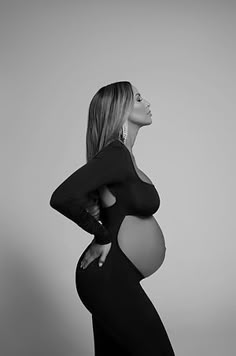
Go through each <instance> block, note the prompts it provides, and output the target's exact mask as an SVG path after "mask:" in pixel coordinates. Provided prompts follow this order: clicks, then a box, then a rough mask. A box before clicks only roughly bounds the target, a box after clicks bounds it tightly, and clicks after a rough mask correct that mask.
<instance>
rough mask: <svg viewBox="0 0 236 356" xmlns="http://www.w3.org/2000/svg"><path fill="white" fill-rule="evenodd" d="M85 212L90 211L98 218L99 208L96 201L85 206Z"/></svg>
mask: <svg viewBox="0 0 236 356" xmlns="http://www.w3.org/2000/svg"><path fill="white" fill-rule="evenodd" d="M86 210H87V212H88V213H90V214H91V215H92V216H93V217H94V218H95V219H96V220H99V218H100V208H99V205H98V204H97V203H93V204H91V205H89V206H87V208H86Z"/></svg>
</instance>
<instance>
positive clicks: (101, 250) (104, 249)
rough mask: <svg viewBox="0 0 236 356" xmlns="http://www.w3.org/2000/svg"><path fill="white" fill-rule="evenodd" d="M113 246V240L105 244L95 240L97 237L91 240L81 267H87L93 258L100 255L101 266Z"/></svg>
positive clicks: (99, 263)
mask: <svg viewBox="0 0 236 356" xmlns="http://www.w3.org/2000/svg"><path fill="white" fill-rule="evenodd" d="M110 248H111V242H109V243H108V244H105V245H100V244H98V243H96V242H95V239H93V241H92V242H91V245H90V246H89V248H88V250H87V251H86V253H85V254H84V256H83V258H82V260H81V262H80V267H81V268H83V269H85V268H86V267H87V266H88V265H89V264H90V263H91V262H92V261H93V260H95V259H96V258H97V257H99V260H98V265H99V267H101V266H102V264H103V263H104V262H105V260H106V257H107V255H108V252H109V250H110Z"/></svg>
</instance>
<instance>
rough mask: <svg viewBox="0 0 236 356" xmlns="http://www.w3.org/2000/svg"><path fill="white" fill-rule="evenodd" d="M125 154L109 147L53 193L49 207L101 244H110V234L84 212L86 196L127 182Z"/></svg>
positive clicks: (112, 145) (118, 148)
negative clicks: (108, 186) (106, 186)
mask: <svg viewBox="0 0 236 356" xmlns="http://www.w3.org/2000/svg"><path fill="white" fill-rule="evenodd" d="M126 171H127V169H125V152H124V150H123V148H122V147H121V145H116V143H113V142H112V143H110V144H108V145H107V146H105V147H104V148H103V149H102V150H101V151H99V152H98V154H96V155H95V156H94V157H93V158H92V159H91V160H89V161H88V162H87V163H86V164H85V165H83V166H82V167H80V168H79V169H77V170H76V171H75V172H74V173H72V174H71V175H70V176H69V177H68V178H67V179H66V180H65V181H64V182H63V183H61V184H60V185H59V186H58V187H57V188H56V190H55V191H54V192H53V193H52V196H51V199H50V203H49V204H50V206H51V207H52V208H53V209H55V210H57V211H58V212H59V213H61V214H63V215H64V216H65V217H67V218H68V219H70V220H72V221H73V222H75V223H76V224H77V225H78V226H80V227H81V228H82V229H84V230H85V231H87V232H88V233H90V234H92V235H94V238H95V241H96V242H97V243H99V244H102V245H103V244H106V243H109V242H111V237H110V233H109V231H108V230H107V229H106V228H105V226H104V225H102V224H101V223H100V222H98V221H97V220H96V219H95V218H94V217H93V216H92V215H91V214H90V213H89V212H87V210H86V209H85V206H86V202H87V194H88V193H90V192H92V191H94V190H96V189H98V188H99V187H100V186H102V185H105V184H109V183H110V184H111V183H115V182H122V181H125V179H126V175H127V174H126Z"/></svg>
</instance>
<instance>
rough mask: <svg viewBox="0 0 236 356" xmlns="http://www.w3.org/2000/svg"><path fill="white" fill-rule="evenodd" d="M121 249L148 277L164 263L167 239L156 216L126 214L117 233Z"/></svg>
mask: <svg viewBox="0 0 236 356" xmlns="http://www.w3.org/2000/svg"><path fill="white" fill-rule="evenodd" d="M117 241H118V244H119V247H120V249H121V250H122V251H123V252H124V254H125V255H126V256H127V257H128V259H129V260H130V261H131V262H132V263H133V264H134V265H135V266H136V267H137V268H138V270H139V271H140V272H141V273H142V274H143V275H144V277H148V276H150V275H151V274H153V273H154V272H155V271H156V270H157V269H158V268H159V267H160V266H161V265H162V263H163V261H164V258H165V252H166V247H165V240H164V236H163V233H162V231H161V228H160V226H159V225H158V223H157V221H156V220H155V218H154V216H149V217H141V216H134V215H126V216H125V217H124V219H123V221H122V223H121V225H120V229H119V231H118V235H117Z"/></svg>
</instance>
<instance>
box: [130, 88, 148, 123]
mask: <svg viewBox="0 0 236 356" xmlns="http://www.w3.org/2000/svg"><path fill="white" fill-rule="evenodd" d="M132 88H133V93H134V107H133V111H132V112H131V114H130V116H129V121H131V122H133V123H135V124H138V125H139V126H143V125H149V124H151V123H152V119H151V115H152V114H151V112H150V109H149V106H150V103H149V102H148V101H147V100H146V99H144V98H143V97H142V95H141V94H140V93H139V91H138V89H137V88H135V87H134V86H133V85H132Z"/></svg>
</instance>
